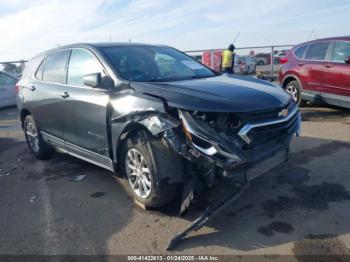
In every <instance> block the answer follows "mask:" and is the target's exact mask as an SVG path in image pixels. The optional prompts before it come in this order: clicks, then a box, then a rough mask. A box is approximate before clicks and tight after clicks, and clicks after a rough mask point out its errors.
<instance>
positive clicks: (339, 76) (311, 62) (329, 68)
mask: <svg viewBox="0 0 350 262" xmlns="http://www.w3.org/2000/svg"><path fill="white" fill-rule="evenodd" d="M280 62H281V63H282V64H283V65H282V68H281V71H280V73H279V80H280V82H281V84H282V87H283V88H284V89H285V90H286V91H287V92H288V93H290V94H291V95H292V97H293V98H294V100H295V101H296V102H297V103H298V104H299V105H300V104H301V103H302V102H304V101H315V100H316V101H321V102H326V103H328V104H332V105H337V106H342V107H347V108H350V37H335V38H326V39H318V40H314V41H310V42H306V43H302V44H299V45H297V46H295V47H294V48H293V49H292V50H291V51H290V52H289V53H288V54H287V55H286V57H284V58H281V61H280Z"/></svg>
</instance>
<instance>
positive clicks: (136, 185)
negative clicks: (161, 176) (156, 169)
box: [125, 148, 152, 198]
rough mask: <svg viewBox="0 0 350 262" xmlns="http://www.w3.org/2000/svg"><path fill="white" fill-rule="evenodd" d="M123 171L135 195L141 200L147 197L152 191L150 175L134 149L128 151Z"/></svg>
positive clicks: (142, 159) (138, 153)
mask: <svg viewBox="0 0 350 262" xmlns="http://www.w3.org/2000/svg"><path fill="white" fill-rule="evenodd" d="M125 169H126V174H127V177H128V181H129V184H130V186H131V189H132V190H133V191H134V192H135V194H136V195H137V196H139V197H141V198H147V197H149V195H150V194H151V189H152V179H151V173H150V170H149V167H148V165H147V163H146V160H145V158H144V157H143V156H142V154H141V153H140V151H138V150H137V149H135V148H131V149H129V150H128V152H127V155H126V159H125Z"/></svg>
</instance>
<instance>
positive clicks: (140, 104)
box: [17, 43, 301, 207]
mask: <svg viewBox="0 0 350 262" xmlns="http://www.w3.org/2000/svg"><path fill="white" fill-rule="evenodd" d="M17 97H18V110H19V117H20V120H21V123H22V127H23V130H24V135H25V137H26V140H27V143H28V146H29V149H30V150H31V152H32V153H33V154H34V155H35V156H36V157H37V158H38V159H46V158H49V157H50V156H51V155H52V153H53V148H56V149H58V150H60V151H62V152H65V153H68V154H70V155H72V156H75V157H78V158H81V159H83V160H85V161H88V162H91V163H93V164H96V165H98V166H101V167H104V168H106V169H108V170H110V171H112V172H115V173H114V174H115V175H116V176H121V177H123V178H125V179H126V180H127V181H128V184H129V189H130V191H131V192H132V194H133V196H134V197H135V199H137V201H138V202H141V203H143V204H144V205H145V206H146V207H160V206H163V205H165V204H167V203H168V202H169V201H171V200H172V199H173V198H174V196H175V195H176V191H177V190H183V188H187V191H186V192H198V190H196V188H202V189H205V188H206V186H213V185H214V184H215V181H216V180H217V179H219V178H221V177H231V178H235V179H236V180H237V181H242V183H243V184H244V185H248V184H249V183H248V182H249V181H251V180H252V179H254V178H255V177H257V176H259V175H261V174H263V173H265V172H267V171H268V170H270V169H272V168H274V167H276V166H278V165H280V164H281V163H283V162H285V161H287V158H288V152H289V144H290V142H291V139H292V137H293V135H294V134H295V133H296V134H299V133H300V124H301V117H300V113H299V111H298V108H297V106H296V104H295V102H294V101H293V99H292V98H291V97H290V96H289V95H288V94H287V93H286V92H285V91H283V90H282V88H280V87H279V86H276V85H274V84H272V83H268V82H266V81H261V80H259V79H255V78H252V77H251V78H250V77H249V78H248V77H247V78H244V77H240V76H235V75H232V74H231V75H230V74H221V73H219V72H215V71H213V70H210V69H209V68H208V67H206V66H204V65H202V64H200V63H198V62H197V61H196V60H194V59H192V58H191V57H189V56H187V55H185V54H183V53H181V52H179V51H177V50H175V49H173V48H170V47H165V46H155V45H145V44H136V43H101V44H76V45H69V46H62V47H59V48H57V49H54V50H50V51H48V52H45V53H42V54H40V55H38V56H36V57H34V58H33V59H31V60H30V61H29V63H28V65H27V66H26V68H25V71H24V72H23V76H22V78H21V80H20V82H19V83H18V96H17ZM116 171H118V172H116ZM185 185H187V186H186V187H185ZM193 187H194V188H193ZM188 189H192V190H188ZM180 193H181V192H180ZM181 195H184V194H180V196H181ZM190 200H191V198H190ZM190 200H189V201H190Z"/></svg>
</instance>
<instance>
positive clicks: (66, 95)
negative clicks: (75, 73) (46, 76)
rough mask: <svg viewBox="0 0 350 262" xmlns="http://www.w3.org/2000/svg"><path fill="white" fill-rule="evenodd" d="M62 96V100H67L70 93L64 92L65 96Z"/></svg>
mask: <svg viewBox="0 0 350 262" xmlns="http://www.w3.org/2000/svg"><path fill="white" fill-rule="evenodd" d="M61 96H62V98H64V99H66V98H68V97H69V94H68V92H64V93H63V95H61Z"/></svg>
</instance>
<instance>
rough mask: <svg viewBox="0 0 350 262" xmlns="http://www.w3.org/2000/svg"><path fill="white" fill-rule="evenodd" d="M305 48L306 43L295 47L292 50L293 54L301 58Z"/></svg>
mask: <svg viewBox="0 0 350 262" xmlns="http://www.w3.org/2000/svg"><path fill="white" fill-rule="evenodd" d="M306 48H307V45H303V46H301V47H298V48H297V49H295V51H294V54H295V56H296V57H297V58H303V57H304V53H305V50H306Z"/></svg>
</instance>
